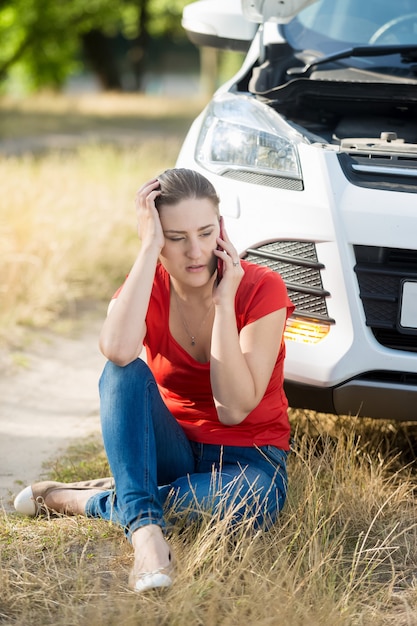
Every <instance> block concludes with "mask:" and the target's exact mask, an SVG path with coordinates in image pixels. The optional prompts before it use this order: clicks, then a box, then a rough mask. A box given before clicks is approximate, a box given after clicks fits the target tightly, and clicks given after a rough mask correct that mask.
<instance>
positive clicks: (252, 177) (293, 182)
mask: <svg viewBox="0 0 417 626" xmlns="http://www.w3.org/2000/svg"><path fill="white" fill-rule="evenodd" d="M222 176H226V178H232V179H233V180H238V181H240V182H243V183H251V184H252V185H262V186H263V187H274V188H275V189H288V190H289V191H303V189H304V185H303V181H302V180H300V179H299V178H289V177H286V176H272V175H271V174H260V173H258V172H247V171H245V170H234V169H232V170H225V171H224V172H223V173H222Z"/></svg>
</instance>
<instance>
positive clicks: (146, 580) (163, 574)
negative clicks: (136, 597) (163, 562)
mask: <svg viewBox="0 0 417 626" xmlns="http://www.w3.org/2000/svg"><path fill="white" fill-rule="evenodd" d="M169 569H170V568H166V567H161V568H160V569H157V570H155V571H154V572H145V573H143V574H139V575H138V576H137V577H136V580H132V579H131V581H130V586H131V588H132V589H133V591H136V593H142V592H144V591H149V590H151V589H163V588H166V587H171V585H172V578H171V576H170V574H169V573H168V571H169ZM132 578H133V577H132Z"/></svg>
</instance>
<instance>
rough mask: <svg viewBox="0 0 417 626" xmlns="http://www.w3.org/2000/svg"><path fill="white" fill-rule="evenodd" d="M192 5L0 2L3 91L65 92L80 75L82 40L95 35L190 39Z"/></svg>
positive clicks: (143, 0) (125, 0)
mask: <svg viewBox="0 0 417 626" xmlns="http://www.w3.org/2000/svg"><path fill="white" fill-rule="evenodd" d="M187 3H188V0H0V41H1V46H0V88H2V89H3V91H4V90H5V89H6V88H7V85H10V83H11V82H13V81H14V82H18V83H19V84H20V85H22V86H23V88H24V89H25V90H27V91H30V90H37V89H39V88H41V87H45V86H49V87H53V88H59V87H61V86H62V85H63V84H64V82H65V80H66V78H67V77H68V76H69V74H71V73H73V72H75V71H77V70H80V69H81V68H82V65H83V60H82V45H81V41H82V36H83V35H85V34H86V33H88V32H91V31H100V32H101V33H103V34H105V35H107V36H110V37H115V36H117V35H121V36H122V37H123V38H124V39H125V40H128V41H129V40H138V41H140V40H143V39H144V38H145V39H147V40H148V41H149V39H150V38H160V37H169V38H171V39H182V40H185V33H184V32H183V31H182V28H181V13H182V9H183V7H184V6H185V4H187Z"/></svg>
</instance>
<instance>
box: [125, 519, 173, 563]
mask: <svg viewBox="0 0 417 626" xmlns="http://www.w3.org/2000/svg"><path fill="white" fill-rule="evenodd" d="M132 545H133V548H134V551H135V554H134V564H133V570H132V573H134V574H135V575H140V574H142V573H144V572H155V571H157V570H162V569H169V568H170V567H171V549H170V546H169V544H168V542H167V541H166V539H165V537H164V535H163V532H162V529H161V527H160V526H159V525H157V524H148V525H147V526H142V527H140V528H138V529H137V530H135V532H134V533H133V534H132Z"/></svg>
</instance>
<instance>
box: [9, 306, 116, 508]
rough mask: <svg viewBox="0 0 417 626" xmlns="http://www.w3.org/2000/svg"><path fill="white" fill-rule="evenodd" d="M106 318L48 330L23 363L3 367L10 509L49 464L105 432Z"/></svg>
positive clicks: (26, 353)
mask: <svg viewBox="0 0 417 626" xmlns="http://www.w3.org/2000/svg"><path fill="white" fill-rule="evenodd" d="M102 319H103V317H100V318H99V317H98V316H97V319H89V320H88V321H84V322H83V323H82V329H81V330H78V331H77V332H75V331H74V332H73V333H72V335H71V336H68V337H67V336H65V337H63V336H57V335H53V334H49V333H42V334H41V337H40V338H39V339H37V340H36V345H33V346H32V347H31V348H30V349H29V350H27V351H25V353H24V354H21V353H19V359H18V360H19V361H20V362H21V363H23V365H22V364H21V365H20V366H19V365H16V364H15V365H11V363H12V361H11V360H10V356H9V357H8V359H7V360H6V364H7V363H8V366H7V367H6V366H5V363H3V364H2V367H1V369H0V398H1V403H0V506H2V507H3V508H4V509H6V510H10V508H11V503H12V500H13V496H14V495H15V494H16V493H17V492H18V491H19V490H20V488H21V484H22V483H23V484H24V485H26V484H27V483H31V482H34V481H36V480H38V479H39V478H40V477H41V476H42V472H43V464H44V463H45V462H46V461H49V460H51V459H53V458H56V457H58V456H59V454H60V452H61V451H64V450H66V449H67V448H68V446H69V445H71V444H72V443H75V442H76V441H77V440H80V439H81V438H85V437H86V436H88V435H91V434H94V433H97V434H98V433H99V432H100V423H99V398H98V389H97V383H98V379H99V377H100V373H101V370H102V368H103V365H104V362H105V360H104V357H103V356H102V355H101V354H100V352H99V350H98V345H97V341H98V334H99V329H100V327H101V324H102Z"/></svg>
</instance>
